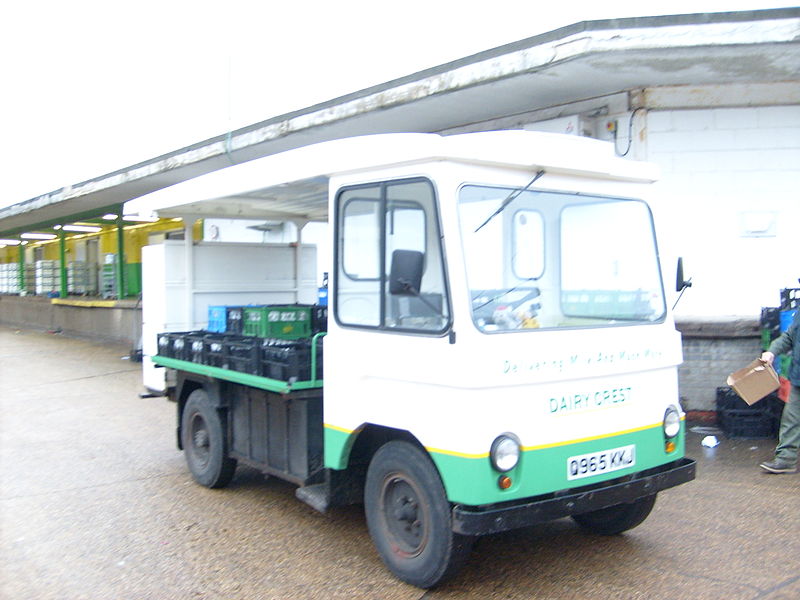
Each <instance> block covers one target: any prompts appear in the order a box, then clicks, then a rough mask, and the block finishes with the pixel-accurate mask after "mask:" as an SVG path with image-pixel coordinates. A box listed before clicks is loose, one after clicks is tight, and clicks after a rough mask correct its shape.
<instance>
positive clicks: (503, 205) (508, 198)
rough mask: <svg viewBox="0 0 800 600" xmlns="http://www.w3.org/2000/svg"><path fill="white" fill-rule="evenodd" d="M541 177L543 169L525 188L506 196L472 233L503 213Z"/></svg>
mask: <svg viewBox="0 0 800 600" xmlns="http://www.w3.org/2000/svg"><path fill="white" fill-rule="evenodd" d="M542 175H544V169H542V170H541V171H539V172H538V173H536V175H534V176H533V179H531V180H530V181H529V182H528V183H526V184H525V187H522V188H519V189H517V190H513V191H512V192H511V193H510V194H509V195H508V196H506V199H505V200H503V202H502V203H501V204H500V207H499V208H498V209H497V210H496V211H494V212H493V213H492V214H491V215H489V218H488V219H486V220H485V221H484V222H483V223H481V224H480V226H479V227H478V228H477V229H476V230H475V231H474V232H473V233H478V232H479V231H480V230H481V229H482V228H483V226H484V225H486V224H487V223H488V222H489V221H491V220H492V219H494V218H495V217H496V216H497V215H499V214H500V213H501V212H503V211H504V210H505V209H506V206H508V205H509V204H511V203H512V202H513V201H514V200H515V199H516V197H517V196H519V195H520V194H521V193H522V192H524V191H525V190H527V189H528V188H529V187H531V186H532V185H533V184H534V183H536V181H537V180H538V179H539V178H540V177H541V176H542Z"/></svg>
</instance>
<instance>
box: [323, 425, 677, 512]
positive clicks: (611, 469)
mask: <svg viewBox="0 0 800 600" xmlns="http://www.w3.org/2000/svg"><path fill="white" fill-rule="evenodd" d="M684 433H685V432H684V426H682V427H681V432H680V434H679V435H678V437H677V438H675V439H674V442H675V445H674V449H672V451H671V452H668V451H667V449H666V447H665V440H664V433H663V429H662V426H661V424H658V425H654V426H652V427H647V428H642V429H638V430H634V431H627V432H622V433H618V434H612V435H609V436H604V437H597V438H593V439H590V440H578V441H574V442H568V443H564V444H557V445H550V446H543V447H533V448H525V449H523V452H522V455H521V457H520V460H519V463H518V464H517V466H516V467H515V468H514V469H512V470H511V471H509V472H508V473H505V475H506V476H508V477H509V478H510V480H511V484H510V487H508V488H507V489H501V488H500V486H499V485H498V480H499V478H500V477H501V476H502V475H504V474H503V473H500V472H498V471H496V470H495V469H494V468H493V467H492V465H491V462H490V460H489V456H488V452H487V454H486V455H483V456H477V457H476V456H466V455H460V454H457V453H449V452H443V451H440V450H435V449H430V448H429V449H428V451H429V453H430V456H431V458H432V459H433V462H434V463H435V465H436V467H437V469H438V470H439V474H440V475H441V477H442V481H443V482H444V486H445V490H446V491H447V497H448V499H449V500H450V501H451V502H454V503H458V504H464V505H468V506H479V505H486V504H495V503H499V502H507V501H510V500H520V499H524V498H531V497H534V496H540V495H542V494H548V493H552V492H555V491H560V490H566V489H570V488H577V487H583V486H589V485H592V484H596V483H599V482H602V481H606V480H610V479H616V478H619V477H622V476H625V475H629V474H631V473H637V472H640V471H644V470H647V469H652V468H655V467H658V466H660V465H664V464H666V463H670V462H674V461H677V460H679V459H681V458H683V456H684ZM356 437H357V432H348V431H346V430H342V429H338V428H335V427H331V426H326V427H325V466H326V467H328V468H331V469H344V468H346V467H347V458H348V454H349V447H348V446H349V445H350V444H352V443H353V441H354V440H355V438H356ZM571 459H572V460H571ZM598 471H602V472H601V473H600V474H594V473H595V472H598Z"/></svg>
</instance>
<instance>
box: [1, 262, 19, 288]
mask: <svg viewBox="0 0 800 600" xmlns="http://www.w3.org/2000/svg"><path fill="white" fill-rule="evenodd" d="M0 294H19V264H17V263H7V264H2V265H0Z"/></svg>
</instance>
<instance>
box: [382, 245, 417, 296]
mask: <svg viewBox="0 0 800 600" xmlns="http://www.w3.org/2000/svg"><path fill="white" fill-rule="evenodd" d="M424 262H425V255H424V254H423V253H422V252H417V251H416V250H395V251H394V252H392V266H391V269H390V271H389V293H390V294H393V295H395V296H418V295H419V289H420V286H421V285H422V268H423V264H424Z"/></svg>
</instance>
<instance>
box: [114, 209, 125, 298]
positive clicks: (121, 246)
mask: <svg viewBox="0 0 800 600" xmlns="http://www.w3.org/2000/svg"><path fill="white" fill-rule="evenodd" d="M121 214H122V213H121V211H120V216H119V217H117V268H116V271H117V298H119V299H120V300H121V299H122V298H124V297H125V291H126V290H125V230H124V228H123V222H122V216H121Z"/></svg>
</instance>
